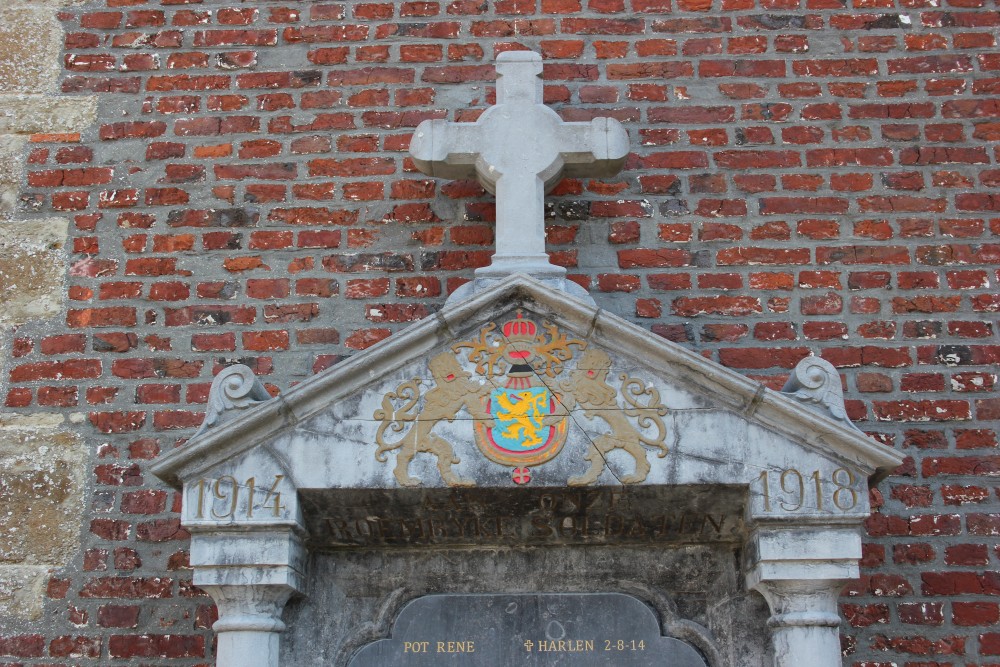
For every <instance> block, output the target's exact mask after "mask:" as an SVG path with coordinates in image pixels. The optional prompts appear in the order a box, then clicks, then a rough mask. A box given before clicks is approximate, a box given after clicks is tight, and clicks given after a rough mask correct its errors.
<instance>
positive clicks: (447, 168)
mask: <svg viewBox="0 0 1000 667" xmlns="http://www.w3.org/2000/svg"><path fill="white" fill-rule="evenodd" d="M478 131H479V127H478V126H477V125H476V124H475V123H451V122H448V121H446V120H441V119H436V120H425V121H423V122H422V123H420V125H418V126H417V129H416V131H415V132H414V133H413V139H412V141H411V142H410V156H411V157H412V158H413V163H414V164H415V165H416V166H417V169H419V170H420V171H422V172H423V173H425V174H427V175H428V176H435V177H437V178H447V179H458V178H473V177H475V175H476V159H477V158H478V157H479V149H478V146H477V144H478V142H479V141H480V139H479V138H478Z"/></svg>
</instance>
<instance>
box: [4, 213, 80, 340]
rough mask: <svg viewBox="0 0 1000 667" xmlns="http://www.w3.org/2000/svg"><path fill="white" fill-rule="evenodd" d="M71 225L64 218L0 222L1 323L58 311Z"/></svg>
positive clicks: (25, 319) (47, 314)
mask: <svg viewBox="0 0 1000 667" xmlns="http://www.w3.org/2000/svg"><path fill="white" fill-rule="evenodd" d="M68 227H69V222H68V221H67V220H65V219H62V218H50V219H48V220H33V221H30V222H28V221H23V222H12V223H3V224H0V293H3V294H4V301H3V305H2V306H0V326H3V325H7V326H9V325H12V324H20V323H23V322H25V321H27V320H30V319H33V318H39V317H49V316H51V315H53V314H54V313H56V312H58V311H59V308H60V306H61V305H62V298H63V278H64V275H65V265H66V253H65V250H64V248H65V244H66V239H67V234H68Z"/></svg>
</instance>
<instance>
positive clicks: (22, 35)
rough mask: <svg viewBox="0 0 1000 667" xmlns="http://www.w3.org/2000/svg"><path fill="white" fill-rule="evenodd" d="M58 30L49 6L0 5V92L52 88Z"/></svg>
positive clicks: (56, 73)
mask: <svg viewBox="0 0 1000 667" xmlns="http://www.w3.org/2000/svg"><path fill="white" fill-rule="evenodd" d="M62 34H63V31H62V27H61V26H60V25H59V21H58V19H57V18H56V15H55V12H54V11H53V10H52V9H51V8H34V7H30V6H22V7H10V6H6V7H4V8H2V9H0V93H40V92H45V91H54V89H55V83H56V79H57V78H58V76H59V71H60V66H59V65H60V63H59V53H60V49H61V48H62Z"/></svg>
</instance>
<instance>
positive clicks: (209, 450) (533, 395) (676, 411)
mask: <svg viewBox="0 0 1000 667" xmlns="http://www.w3.org/2000/svg"><path fill="white" fill-rule="evenodd" d="M824 364H825V362H822V361H821V360H814V362H813V363H812V365H811V366H810V364H809V363H808V362H807V363H804V364H800V367H799V368H798V369H796V376H795V377H796V381H795V382H793V383H792V384H793V385H794V386H791V387H790V390H789V391H788V392H776V391H772V390H770V389H766V388H765V387H763V386H762V385H761V384H759V383H757V382H755V381H753V380H750V379H748V378H746V377H744V376H742V375H740V374H738V373H736V372H734V371H732V370H729V369H727V368H725V367H722V366H720V365H718V364H716V363H714V362H712V361H711V360H708V359H706V358H704V357H702V356H701V355H699V354H696V353H694V352H691V351H689V350H687V349H685V348H683V347H682V346H680V345H677V344H675V343H672V342H670V341H667V340H664V339H662V338H660V337H658V336H656V335H655V334H651V333H650V332H648V331H646V330H644V329H641V328H640V327H637V326H635V325H633V324H631V323H629V322H626V321H625V320H623V319H621V318H619V317H617V316H615V315H613V314H611V313H608V312H606V311H604V310H601V309H599V308H595V307H593V306H591V305H588V304H586V303H584V302H583V301H580V300H578V299H576V298H574V297H572V296H569V295H567V294H565V293H564V292H561V291H558V290H552V289H551V288H549V287H547V286H546V285H544V284H542V283H540V282H538V281H535V280H533V279H531V278H527V277H524V276H515V277H513V278H510V279H508V280H507V281H505V282H504V283H502V284H499V285H496V286H494V287H492V288H489V289H487V290H485V291H483V292H481V293H479V294H477V295H475V296H474V297H472V298H470V299H468V300H465V301H463V302H462V303H459V304H455V305H451V306H448V307H446V308H445V309H443V310H442V311H440V312H439V313H437V314H436V315H434V316H432V317H429V318H427V319H425V320H423V321H421V322H418V323H416V324H414V325H413V326H411V327H409V328H407V329H405V330H404V331H402V332H400V333H398V334H396V335H394V336H393V337H391V338H390V339H388V340H386V341H383V342H382V343H380V344H378V345H376V346H373V347H372V348H370V349H368V350H366V351H364V352H362V353H361V354H358V355H357V356H355V357H352V358H351V359H349V360H347V361H345V362H342V363H341V364H339V365H337V366H335V367H333V368H330V369H328V370H327V371H325V372H323V373H320V374H318V375H316V376H314V377H312V378H310V379H308V380H306V381H304V382H302V383H301V384H299V385H296V386H295V387H292V388H291V389H289V390H287V391H285V392H283V393H282V394H281V395H280V396H278V397H275V398H271V399H267V400H256V399H263V398H266V395H264V394H263V393H262V391H261V389H260V386H259V384H255V382H256V381H255V380H254V379H253V378H252V377H247V376H246V375H239V374H238V373H237V372H235V371H234V372H233V374H231V375H230V376H229V377H228V378H226V379H225V380H224V381H220V380H222V378H218V379H217V382H216V383H215V385H214V386H213V396H212V397H211V399H210V408H209V415H208V417H207V420H206V422H207V424H206V427H203V429H202V430H201V431H199V433H198V434H197V435H196V436H195V437H194V438H192V439H191V440H190V441H189V442H188V443H187V444H186V445H185V446H183V447H181V448H179V449H177V450H175V451H173V452H171V453H169V454H168V455H167V456H165V457H164V458H163V459H162V460H160V461H159V462H158V463H157V464H156V465H155V467H154V472H155V474H157V475H158V476H160V477H161V478H163V479H165V480H167V481H168V482H170V483H172V484H175V485H180V484H181V483H185V486H190V485H191V484H193V483H194V481H195V480H206V479H207V480H218V479H220V478H221V477H224V476H228V477H231V478H233V479H242V478H243V477H250V476H254V475H255V476H256V477H255V482H254V483H255V484H256V485H257V486H258V487H259V486H260V485H261V484H262V483H263V482H262V480H265V481H269V480H270V479H271V478H272V475H273V476H274V479H277V478H278V477H281V478H282V479H283V480H285V481H286V482H288V483H291V485H292V486H293V487H294V489H295V490H297V491H298V493H299V494H305V495H307V496H308V494H309V493H310V491H314V490H345V491H346V490H367V492H370V493H383V492H391V491H392V490H394V489H395V490H400V492H402V490H409V492H419V491H420V490H421V489H423V490H427V489H448V488H452V489H454V488H465V487H468V488H477V489H516V488H518V487H526V488H528V489H544V488H553V487H560V488H562V487H588V486H602V487H608V486H624V487H637V488H638V487H643V486H650V487H664V488H666V487H678V488H695V487H705V486H715V487H718V488H720V489H721V488H723V487H737V488H739V487H743V488H746V487H753V485H754V484H755V483H757V484H759V485H760V486H761V487H762V489H761V490H759V491H758V494H757V495H758V496H760V495H761V494H760V491H763V492H765V496H764V497H762V498H759V499H758V500H756V501H753V502H757V503H758V504H760V507H759V508H757V509H756V510H755V511H754V514H761V513H764V514H766V513H767V512H769V511H771V510H773V508H774V507H775V506H778V507H784V508H787V507H791V506H793V504H794V503H796V502H797V503H798V504H799V505H801V506H803V507H807V506H808V507H812V508H813V509H814V510H816V511H817V512H818V513H819V514H823V513H824V507H825V508H827V509H829V508H831V507H832V508H833V509H834V510H836V509H837V508H839V509H840V510H847V511H850V510H852V509H853V508H854V507H857V509H858V511H862V510H863V511H865V512H866V511H867V502H866V499H862V498H861V497H860V496H861V495H863V493H862V492H863V490H864V485H865V482H866V479H867V478H868V477H869V476H871V475H872V474H874V473H875V472H876V471H877V470H879V469H885V468H890V467H893V466H895V465H898V463H899V462H900V457H899V456H898V455H897V454H896V453H895V452H893V451H892V450H890V449H888V448H886V447H884V446H882V445H880V444H878V443H876V442H874V441H873V440H871V439H870V438H869V437H867V436H866V435H865V434H863V433H862V432H861V431H859V430H857V429H856V428H854V426H853V425H852V424H850V422H848V421H847V419H846V416H845V415H843V412H842V410H843V403H842V398H841V396H840V386H839V383H840V381H839V377H838V376H837V375H836V373H834V372H832V369H830V368H828V365H825V366H824ZM834 384H835V385H836V386H834ZM792 390H794V391H792ZM838 401H839V404H838ZM209 424H211V426H208V425H209ZM262 471H266V474H265V473H262ZM771 473H773V474H774V475H775V477H774V479H773V480H771V479H768V474H771ZM810 479H813V481H812V482H810V481H809V480H810ZM275 483H277V482H275ZM200 484H201V485H202V489H203V490H204V484H205V482H204V481H201V482H200ZM812 484H815V489H816V493H815V494H814V496H815V500H813V501H811V503H809V502H807V501H806V496H807V495H809V494H808V491H809V489H810V488H812V486H811V485H812ZM799 487H801V489H802V490H801V493H800V492H799V491H800V489H799ZM775 489H777V493H775ZM789 491H791V492H793V493H792V495H793V496H796V497H797V500H796V499H795V498H792V497H790V496H788V494H787V492H789ZM838 491H839V493H838ZM783 493H784V494H785V495H782V494H783ZM258 495H260V494H258ZM824 495H825V497H824ZM835 496H836V497H835ZM220 497H221V495H220ZM209 500H213V499H212V498H211V495H209ZM223 500H224V499H223ZM201 502H202V504H203V503H204V502H205V500H204V499H201ZM226 502H228V501H226ZM233 502H234V504H235V501H233ZM202 511H204V510H202ZM252 511H253V510H252V509H251V512H252ZM296 511H298V510H296ZM275 512H276V513H277V508H276V509H275ZM216 515H218V512H217V513H216ZM190 518H191V517H188V519H190Z"/></svg>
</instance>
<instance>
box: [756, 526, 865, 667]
mask: <svg viewBox="0 0 1000 667" xmlns="http://www.w3.org/2000/svg"><path fill="white" fill-rule="evenodd" d="M860 531H861V528H860V526H852V525H833V526H829V525H816V524H811V523H805V524H794V523H778V522H768V523H764V524H757V525H756V526H755V527H754V529H753V531H752V532H751V534H750V536H749V539H748V540H747V547H746V553H747V562H746V586H747V588H748V589H750V590H755V591H757V592H759V593H760V594H761V595H763V596H764V599H765V600H766V601H767V605H768V607H769V608H770V610H771V618H770V619H768V623H767V625H768V628H770V630H771V643H772V646H773V649H774V666H775V667H800V666H801V665H810V667H840V665H841V656H840V632H839V627H840V614H839V612H838V608H837V599H838V598H839V596H840V591H841V590H842V589H843V587H844V584H845V583H847V582H848V581H850V580H852V579H855V578H857V577H858V559H859V558H860V557H861V532H860Z"/></svg>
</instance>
